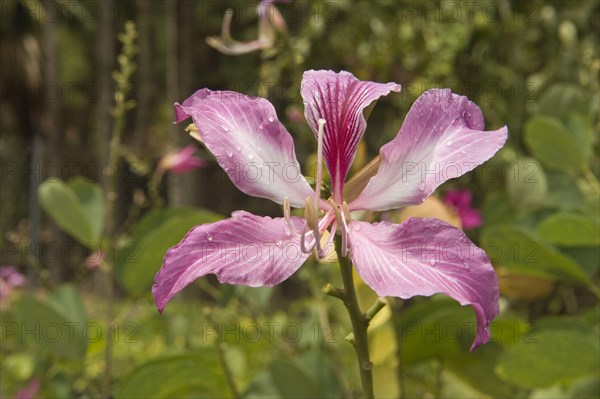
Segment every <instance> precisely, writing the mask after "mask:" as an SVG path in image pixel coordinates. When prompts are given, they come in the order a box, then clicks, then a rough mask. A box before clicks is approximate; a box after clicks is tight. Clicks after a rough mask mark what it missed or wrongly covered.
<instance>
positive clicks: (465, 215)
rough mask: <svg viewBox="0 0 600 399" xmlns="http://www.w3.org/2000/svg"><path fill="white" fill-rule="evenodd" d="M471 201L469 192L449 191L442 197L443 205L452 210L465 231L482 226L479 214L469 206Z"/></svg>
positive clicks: (471, 197)
mask: <svg viewBox="0 0 600 399" xmlns="http://www.w3.org/2000/svg"><path fill="white" fill-rule="evenodd" d="M472 201H473V196H472V194H471V192H470V191H469V190H450V191H448V192H447V193H446V195H444V203H445V204H446V205H448V206H450V207H452V209H454V211H455V212H456V213H457V214H458V216H459V217H460V220H461V222H462V225H463V227H464V228H465V229H474V228H477V227H479V226H481V225H482V224H483V220H482V219H481V213H480V212H479V210H478V209H475V208H473V207H472V206H471V202H472Z"/></svg>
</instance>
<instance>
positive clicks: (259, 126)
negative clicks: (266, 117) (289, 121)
mask: <svg viewBox="0 0 600 399" xmlns="http://www.w3.org/2000/svg"><path fill="white" fill-rule="evenodd" d="M258 128H259V129H260V130H263V129H264V125H263V124H262V122H261V123H259V124H258Z"/></svg>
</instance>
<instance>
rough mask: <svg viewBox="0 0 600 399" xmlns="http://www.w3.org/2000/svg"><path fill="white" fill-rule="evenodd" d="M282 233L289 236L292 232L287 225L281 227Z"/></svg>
mask: <svg viewBox="0 0 600 399" xmlns="http://www.w3.org/2000/svg"><path fill="white" fill-rule="evenodd" d="M283 233H284V234H285V235H286V236H289V235H291V234H292V233H291V232H290V229H289V228H287V227H284V228H283Z"/></svg>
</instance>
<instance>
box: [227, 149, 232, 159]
mask: <svg viewBox="0 0 600 399" xmlns="http://www.w3.org/2000/svg"><path fill="white" fill-rule="evenodd" d="M227 156H228V157H229V158H231V157H232V156H233V151H231V150H227Z"/></svg>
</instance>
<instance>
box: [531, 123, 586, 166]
mask: <svg viewBox="0 0 600 399" xmlns="http://www.w3.org/2000/svg"><path fill="white" fill-rule="evenodd" d="M524 140H525V144H526V145H527V148H528V149H529V151H530V152H531V153H532V154H533V155H534V156H535V157H536V158H537V159H539V161H540V162H541V163H542V164H544V166H547V167H548V168H552V169H557V170H564V169H567V170H574V171H577V170H580V169H581V168H582V167H583V165H584V164H585V160H584V156H583V154H582V153H581V151H580V150H579V147H578V145H577V143H576V142H575V140H574V139H573V137H572V136H571V135H570V134H569V131H568V130H567V129H566V127H565V125H564V124H563V123H562V122H561V121H560V120H558V119H556V118H552V117H549V116H535V117H533V118H531V119H529V120H528V121H527V123H526V124H525V138H524Z"/></svg>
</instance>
